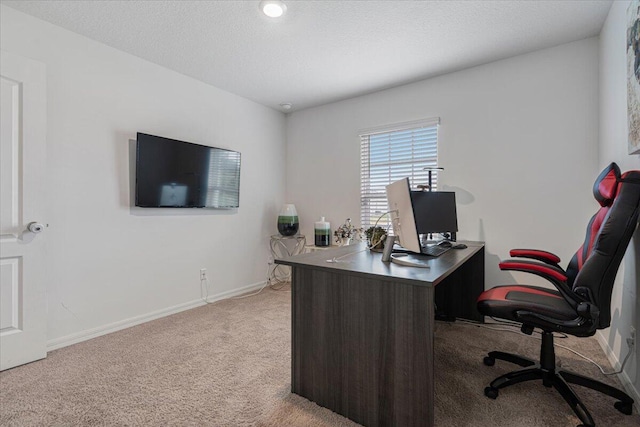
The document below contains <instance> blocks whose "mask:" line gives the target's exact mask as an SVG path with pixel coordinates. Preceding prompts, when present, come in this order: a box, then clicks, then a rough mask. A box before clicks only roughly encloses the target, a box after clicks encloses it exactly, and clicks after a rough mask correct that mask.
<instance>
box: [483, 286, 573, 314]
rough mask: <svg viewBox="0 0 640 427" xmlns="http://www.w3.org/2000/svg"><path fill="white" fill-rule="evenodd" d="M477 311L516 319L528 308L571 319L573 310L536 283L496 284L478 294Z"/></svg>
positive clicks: (557, 295) (557, 296)
mask: <svg viewBox="0 0 640 427" xmlns="http://www.w3.org/2000/svg"><path fill="white" fill-rule="evenodd" d="M478 310H479V311H480V313H481V314H483V315H485V316H492V317H499V318H501V319H509V320H514V321H517V322H520V321H521V319H520V318H519V317H518V312H519V311H532V312H534V313H539V314H543V315H546V316H549V317H552V318H555V319H558V320H571V319H575V318H576V317H577V313H576V312H575V311H574V310H573V309H572V308H571V306H570V305H569V304H568V303H567V302H566V301H565V299H564V298H562V296H561V295H560V293H559V292H557V291H555V290H553V289H547V288H542V287H538V286H523V285H508V286H496V287H495V288H492V289H489V290H487V291H485V292H483V293H482V294H480V296H479V297H478Z"/></svg>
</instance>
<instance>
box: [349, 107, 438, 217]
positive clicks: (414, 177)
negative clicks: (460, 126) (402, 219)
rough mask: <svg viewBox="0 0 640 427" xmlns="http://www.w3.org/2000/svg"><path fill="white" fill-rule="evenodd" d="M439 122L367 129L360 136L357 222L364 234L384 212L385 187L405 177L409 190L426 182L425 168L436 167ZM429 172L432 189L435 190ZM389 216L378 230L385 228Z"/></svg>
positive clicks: (435, 185) (385, 206)
mask: <svg viewBox="0 0 640 427" xmlns="http://www.w3.org/2000/svg"><path fill="white" fill-rule="evenodd" d="M439 123H440V119H439V118H435V119H430V120H423V121H418V122H410V123H401V124H398V125H392V126H386V127H383V128H377V129H369V130H365V131H362V132H361V134H360V220H361V224H362V227H364V228H365V230H366V229H367V228H369V227H371V226H373V225H374V224H375V222H376V220H377V219H378V218H379V217H380V215H382V214H384V213H385V212H387V211H388V210H389V209H388V206H387V193H386V189H385V187H386V186H387V185H388V184H390V183H392V182H394V181H397V180H399V179H402V178H405V177H408V178H409V181H410V183H411V188H412V189H417V187H416V186H417V185H421V184H425V185H426V184H427V183H428V182H429V172H428V171H426V170H424V168H427V167H436V166H437V165H438V125H439ZM437 182H438V175H437V172H433V175H432V185H433V187H434V189H435V188H437ZM389 223H390V221H389V216H387V217H385V218H382V219H381V220H380V222H378V226H381V227H387V226H388V225H389Z"/></svg>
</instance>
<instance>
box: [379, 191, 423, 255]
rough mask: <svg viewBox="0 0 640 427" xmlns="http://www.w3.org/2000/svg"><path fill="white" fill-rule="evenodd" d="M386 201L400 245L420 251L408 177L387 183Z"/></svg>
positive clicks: (416, 251) (413, 250) (394, 232)
mask: <svg viewBox="0 0 640 427" xmlns="http://www.w3.org/2000/svg"><path fill="white" fill-rule="evenodd" d="M386 188H387V202H388V203H389V211H390V214H391V222H392V224H393V234H395V236H396V238H397V239H398V240H399V242H398V243H399V244H400V246H402V247H403V248H405V249H408V250H410V251H411V252H415V253H418V254H419V253H420V237H419V236H418V229H417V227H416V220H415V217H414V210H413V205H412V203H411V187H410V184H409V178H404V179H401V180H400V181H396V182H393V183H391V184H389V185H387V187H386Z"/></svg>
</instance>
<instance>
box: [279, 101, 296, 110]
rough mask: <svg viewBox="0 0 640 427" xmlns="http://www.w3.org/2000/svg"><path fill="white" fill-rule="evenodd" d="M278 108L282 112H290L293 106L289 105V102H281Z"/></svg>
mask: <svg viewBox="0 0 640 427" xmlns="http://www.w3.org/2000/svg"><path fill="white" fill-rule="evenodd" d="M280 106H281V107H282V109H283V110H291V107H293V104H291V103H290V102H283V103H282V104H280Z"/></svg>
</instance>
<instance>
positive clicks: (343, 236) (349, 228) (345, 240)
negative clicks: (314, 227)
mask: <svg viewBox="0 0 640 427" xmlns="http://www.w3.org/2000/svg"><path fill="white" fill-rule="evenodd" d="M333 235H334V236H336V242H337V243H338V244H340V246H346V245H348V244H349V243H351V239H356V240H357V239H359V238H360V237H361V235H362V228H356V227H355V226H354V225H353V224H351V218H347V220H346V221H345V223H344V224H342V225H341V226H340V227H338V228H337V229H336V231H334V232H333Z"/></svg>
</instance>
